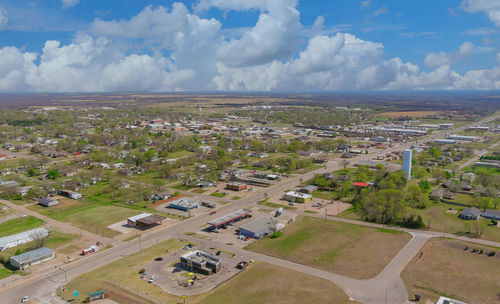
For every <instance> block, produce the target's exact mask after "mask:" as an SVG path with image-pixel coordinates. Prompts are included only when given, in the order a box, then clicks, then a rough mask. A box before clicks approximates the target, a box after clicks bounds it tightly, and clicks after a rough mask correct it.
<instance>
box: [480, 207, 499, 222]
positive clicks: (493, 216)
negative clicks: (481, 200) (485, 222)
mask: <svg viewBox="0 0 500 304" xmlns="http://www.w3.org/2000/svg"><path fill="white" fill-rule="evenodd" d="M481 216H482V217H484V218H487V219H490V220H498V221H500V210H495V209H485V210H484V212H482V213H481Z"/></svg>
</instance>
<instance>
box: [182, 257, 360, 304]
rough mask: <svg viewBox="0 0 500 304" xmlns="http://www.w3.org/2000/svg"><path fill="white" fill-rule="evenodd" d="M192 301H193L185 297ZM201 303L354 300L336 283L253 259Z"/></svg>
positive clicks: (331, 302)
mask: <svg viewBox="0 0 500 304" xmlns="http://www.w3.org/2000/svg"><path fill="white" fill-rule="evenodd" d="M188 302H189V303H193V302H192V301H188ZM196 303H203V304H261V303H273V304H285V303H286V304H299V303H325V304H326V303H329V304H341V303H354V302H351V301H349V297H348V296H347V295H346V294H345V293H344V291H343V290H342V289H340V288H339V287H338V286H336V285H335V284H333V283H331V282H328V281H326V280H323V279H319V278H316V277H313V276H310V275H306V274H303V273H300V272H296V271H293V270H289V269H285V268H281V267H278V266H274V265H270V264H266V263H263V262H256V263H255V264H253V265H250V267H248V268H247V270H245V271H244V272H243V273H241V274H240V275H238V276H236V277H235V278H233V279H231V280H230V281H228V282H226V283H225V284H224V285H222V286H220V287H218V288H217V289H215V290H214V291H212V292H210V293H209V294H208V296H207V297H206V298H205V299H204V300H202V301H200V302H196Z"/></svg>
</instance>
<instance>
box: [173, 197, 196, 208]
mask: <svg viewBox="0 0 500 304" xmlns="http://www.w3.org/2000/svg"><path fill="white" fill-rule="evenodd" d="M170 205H176V206H180V207H184V208H186V209H193V208H198V207H200V205H201V203H200V202H195V201H191V200H187V199H183V198H182V199H178V200H175V201H171V202H170Z"/></svg>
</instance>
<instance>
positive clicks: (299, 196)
mask: <svg viewBox="0 0 500 304" xmlns="http://www.w3.org/2000/svg"><path fill="white" fill-rule="evenodd" d="M283 199H285V200H287V201H289V202H295V203H306V202H309V201H311V199H312V196H311V195H310V194H306V193H301V192H296V191H288V192H287V193H285V196H283Z"/></svg>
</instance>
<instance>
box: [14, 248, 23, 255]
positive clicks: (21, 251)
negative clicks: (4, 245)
mask: <svg viewBox="0 0 500 304" xmlns="http://www.w3.org/2000/svg"><path fill="white" fill-rule="evenodd" d="M22 253H23V250H22V249H21V248H18V249H17V250H16V253H15V255H20V254H22Z"/></svg>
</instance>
